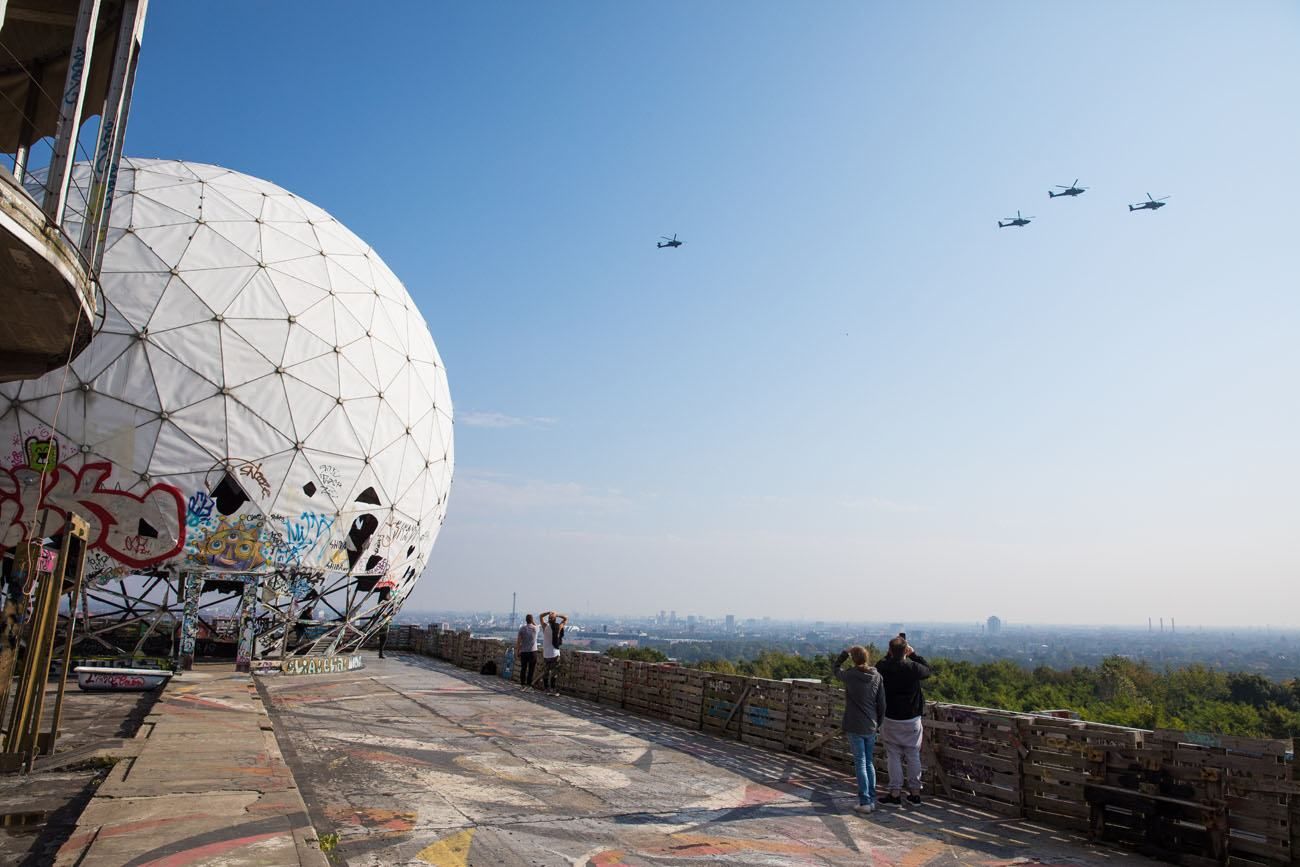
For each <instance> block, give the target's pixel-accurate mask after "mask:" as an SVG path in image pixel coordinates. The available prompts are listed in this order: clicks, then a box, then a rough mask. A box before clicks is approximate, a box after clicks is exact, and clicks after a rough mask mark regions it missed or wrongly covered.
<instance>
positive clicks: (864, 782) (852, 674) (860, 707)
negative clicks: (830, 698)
mask: <svg viewBox="0 0 1300 867" xmlns="http://www.w3.org/2000/svg"><path fill="white" fill-rule="evenodd" d="M850 657H852V658H853V667H852V668H849V669H844V668H843V667H842V666H843V665H844V661H845V660H846V659H848V658H850ZM831 673H832V674H834V675H835V678H836V679H837V680H839V682H840V683H842V684H844V719H843V720H842V721H841V725H842V726H843V728H844V737H845V739H846V740H848V742H849V747H850V748H851V749H852V750H853V767H854V770H856V771H857V774H858V803H857V806H855V807H854V808H853V809H854V811H855V812H858V813H872V812H875V809H876V765H875V762H874V761H873V757H874V756H875V752H876V732H877V731H878V730H879V728H880V721H881V720H882V719H883V718H884V716H885V684H884V681H883V680H881V677H880V674H879V672H877V671H876V670H875V669H874V668H872V667H871V656H870V655H869V654H868V653H867V649H866V648H865V647H862V646H860V645H857V644H855V645H853V646H852V647H850V648H849V649H848V650H843V651H840V655H839V658H838V659H836V660H835V662H834V663H833V664H832V665H831Z"/></svg>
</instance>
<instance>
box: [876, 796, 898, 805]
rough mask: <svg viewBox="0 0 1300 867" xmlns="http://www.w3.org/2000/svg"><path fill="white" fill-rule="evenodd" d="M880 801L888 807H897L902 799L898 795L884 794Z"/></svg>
mask: <svg viewBox="0 0 1300 867" xmlns="http://www.w3.org/2000/svg"><path fill="white" fill-rule="evenodd" d="M880 803H882V804H885V805H886V806H889V807H897V806H898V805H899V804H901V803H903V799H902V798H900V797H899V796H898V795H885V796H884V797H883V798H881V799H880Z"/></svg>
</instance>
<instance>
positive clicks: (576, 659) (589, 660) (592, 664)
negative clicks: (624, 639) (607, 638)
mask: <svg viewBox="0 0 1300 867" xmlns="http://www.w3.org/2000/svg"><path fill="white" fill-rule="evenodd" d="M600 659H601V656H600V654H599V653H596V652H595V651H592V650H579V651H577V652H576V653H571V654H568V655H567V658H566V659H565V660H564V664H563V665H562V666H561V667H560V691H561V692H565V693H568V694H569V695H574V696H577V697H578V698H585V699H588V700H589V701H595V700H596V699H597V698H599V696H600Z"/></svg>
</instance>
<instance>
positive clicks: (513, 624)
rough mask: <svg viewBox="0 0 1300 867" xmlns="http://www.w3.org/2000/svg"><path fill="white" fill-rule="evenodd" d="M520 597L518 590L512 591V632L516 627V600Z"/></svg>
mask: <svg viewBox="0 0 1300 867" xmlns="http://www.w3.org/2000/svg"><path fill="white" fill-rule="evenodd" d="M518 598H519V594H518V593H517V592H512V593H511V594H510V630H511V631H512V632H513V631H514V628H515V601H516V600H517V599H518Z"/></svg>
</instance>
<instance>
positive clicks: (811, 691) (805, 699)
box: [785, 683, 851, 767]
mask: <svg viewBox="0 0 1300 867" xmlns="http://www.w3.org/2000/svg"><path fill="white" fill-rule="evenodd" d="M843 717H844V692H843V690H839V689H835V688H833V687H830V686H827V685H826V684H823V683H792V684H790V694H789V698H788V700H787V709H786V731H785V743H786V749H788V750H790V751H791V752H795V753H803V754H805V755H809V756H813V757H814V758H819V759H822V760H823V761H825V762H826V763H827V764H830V765H832V766H836V767H839V766H842V765H844V764H845V763H847V762H849V761H850V759H851V755H850V750H849V745H848V742H847V741H846V740H845V739H844V734H843V731H842V729H841V720H842V719H843Z"/></svg>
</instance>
